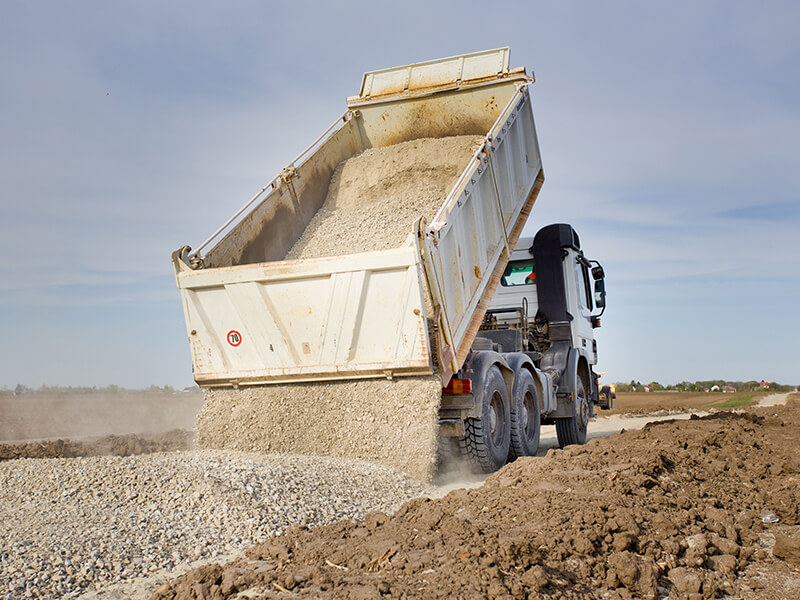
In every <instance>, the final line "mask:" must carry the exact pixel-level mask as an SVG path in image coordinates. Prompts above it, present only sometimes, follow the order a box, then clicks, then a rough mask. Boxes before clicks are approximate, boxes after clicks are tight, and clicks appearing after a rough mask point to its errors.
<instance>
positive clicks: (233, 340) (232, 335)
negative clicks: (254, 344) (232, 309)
mask: <svg viewBox="0 0 800 600" xmlns="http://www.w3.org/2000/svg"><path fill="white" fill-rule="evenodd" d="M228 343H229V344H230V345H231V346H238V345H239V344H241V343H242V334H241V333H239V332H238V331H236V330H235V329H231V330H230V331H229V332H228Z"/></svg>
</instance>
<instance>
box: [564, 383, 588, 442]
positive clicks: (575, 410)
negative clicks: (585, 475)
mask: <svg viewBox="0 0 800 600" xmlns="http://www.w3.org/2000/svg"><path fill="white" fill-rule="evenodd" d="M573 398H574V401H573V402H572V415H570V416H569V417H566V418H560V419H556V437H558V445H559V446H560V447H561V448H563V447H564V446H569V445H570V444H585V443H586V429H587V428H588V427H589V418H590V417H591V415H592V407H591V406H590V404H589V399H588V398H587V397H586V388H585V387H584V385H583V378H582V377H581V376H580V375H578V377H577V380H576V382H575V393H574V395H573Z"/></svg>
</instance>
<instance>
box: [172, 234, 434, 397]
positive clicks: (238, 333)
mask: <svg viewBox="0 0 800 600" xmlns="http://www.w3.org/2000/svg"><path fill="white" fill-rule="evenodd" d="M184 258H185V257H184ZM184 258H182V257H181V255H180V251H179V252H176V253H175V254H174V255H173V265H174V268H175V272H176V278H177V282H178V287H179V288H180V292H181V298H182V301H183V310H184V315H185V317H186V323H187V330H188V333H189V343H190V346H191V352H192V364H193V365H194V378H195V380H196V381H197V383H198V384H200V385H204V386H209V385H211V386H213V385H231V384H232V385H238V384H240V383H248V384H255V383H266V382H289V381H297V382H300V381H311V380H315V381H319V380H325V379H353V378H360V377H375V376H381V375H384V376H392V375H411V374H429V373H431V372H432V369H431V364H430V352H429V342H428V334H427V328H426V322H425V308H424V303H423V290H422V287H421V278H420V274H421V270H420V269H421V266H420V262H419V253H418V251H417V250H416V248H414V247H413V246H407V247H403V248H397V249H394V250H387V251H381V252H370V253H366V254H355V255H349V256H336V257H329V258H319V259H312V260H302V261H284V262H278V263H260V264H254V265H242V266H235V267H221V268H211V269H199V270H192V269H190V268H189V267H188V266H187V265H186V263H185V262H184Z"/></svg>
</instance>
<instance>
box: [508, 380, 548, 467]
mask: <svg viewBox="0 0 800 600" xmlns="http://www.w3.org/2000/svg"><path fill="white" fill-rule="evenodd" d="M540 437H541V408H540V406H539V393H538V391H537V390H536V384H535V383H534V381H533V375H531V372H530V371H528V370H527V369H520V370H519V372H518V373H517V376H516V377H515V378H514V412H513V413H512V414H511V450H510V452H509V453H508V461H509V462H511V461H512V460H516V459H517V458H519V457H520V456H536V453H537V452H538V451H539V439H540Z"/></svg>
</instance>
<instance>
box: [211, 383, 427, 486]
mask: <svg viewBox="0 0 800 600" xmlns="http://www.w3.org/2000/svg"><path fill="white" fill-rule="evenodd" d="M441 392H442V384H441V381H440V380H439V378H438V377H435V376H433V377H398V378H395V379H360V380H352V381H329V382H317V383H309V384H282V385H270V386H249V387H240V388H238V389H226V388H212V389H208V390H206V402H205V404H204V406H203V409H202V410H201V411H200V415H199V416H198V432H199V435H198V445H199V446H201V447H205V448H229V449H236V450H247V451H254V452H272V453H275V452H279V453H292V454H301V453H302V454H312V455H317V456H342V457H349V458H356V459H363V460H369V461H372V462H378V463H380V464H383V465H386V466H389V467H392V468H396V469H399V470H401V471H403V472H405V473H407V474H409V475H411V476H413V477H416V478H418V479H421V480H430V478H431V477H432V475H433V471H434V469H435V466H436V441H437V436H438V424H439V420H438V410H439V402H440V399H441Z"/></svg>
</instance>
